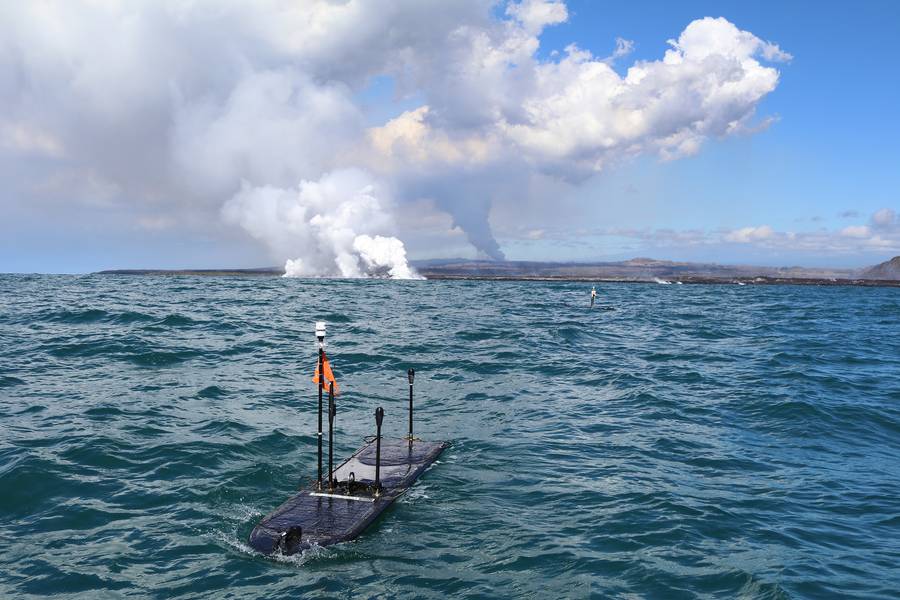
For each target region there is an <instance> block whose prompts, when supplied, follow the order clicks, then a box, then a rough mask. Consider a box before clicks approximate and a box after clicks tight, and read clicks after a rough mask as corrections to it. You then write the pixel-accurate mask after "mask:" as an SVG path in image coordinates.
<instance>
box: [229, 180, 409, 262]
mask: <svg viewBox="0 0 900 600" xmlns="http://www.w3.org/2000/svg"><path fill="white" fill-rule="evenodd" d="M376 189H377V186H376V183H375V182H374V181H373V180H372V179H371V177H370V176H368V175H367V174H366V173H364V172H363V171H360V170H355V169H346V170H340V171H333V172H331V173H327V174H325V175H324V176H323V177H322V178H321V179H320V180H318V181H301V182H300V185H299V186H298V188H295V189H284V188H277V187H272V186H263V187H253V186H251V185H249V184H247V183H245V184H244V185H243V187H242V189H241V191H240V192H238V193H237V194H236V195H235V196H234V197H233V198H231V200H229V201H228V202H227V203H226V204H225V207H224V208H223V211H222V212H223V215H224V217H225V219H226V220H227V221H229V222H231V223H235V224H237V225H240V226H241V227H243V228H244V229H246V230H247V232H248V233H250V235H252V236H253V237H255V238H257V239H259V240H260V241H261V242H263V243H265V244H266V246H267V247H268V248H269V250H270V252H271V253H272V256H273V257H274V258H276V259H278V260H283V261H285V265H284V270H285V275H286V276H288V277H323V276H333V275H340V276H341V277H370V276H375V277H390V278H394V279H416V278H418V275H417V274H416V273H415V271H413V269H412V268H411V267H410V266H409V264H408V263H407V261H406V250H405V249H404V247H403V242H401V241H400V240H398V239H397V238H395V237H389V236H382V235H377V234H378V233H381V232H385V231H388V230H390V229H391V227H392V218H391V216H390V213H389V212H388V210H387V207H386V206H385V204H384V203H383V202H382V201H381V200H379V199H378V197H377V195H376V194H377V193H378V192H377V191H376ZM370 234H376V235H374V236H373V235H370Z"/></svg>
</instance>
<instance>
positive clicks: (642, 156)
mask: <svg viewBox="0 0 900 600" xmlns="http://www.w3.org/2000/svg"><path fill="white" fill-rule="evenodd" d="M860 31H865V32H866V35H865V36H859V35H855V34H853V35H851V34H852V33H853V32H860ZM898 34H900V5H897V4H896V3H893V2H887V1H884V2H869V3H865V4H864V5H861V6H854V7H853V8H852V9H848V8H846V7H842V6H837V5H830V4H829V5H824V6H819V5H802V4H801V3H792V4H790V5H782V4H780V3H759V4H754V5H752V6H750V5H746V3H738V2H712V1H688V2H683V3H678V5H677V6H675V5H671V6H670V5H666V6H665V7H664V8H660V6H659V5H656V4H653V3H641V2H635V3H630V4H629V5H627V6H624V5H622V6H620V5H613V4H611V3H610V4H608V3H596V2H588V1H574V0H571V1H568V2H562V1H558V0H557V1H554V0H522V1H520V2H517V1H510V2H498V1H493V0H460V1H459V2H453V3H448V2H443V1H437V0H434V1H427V0H392V1H390V2H384V3H369V2H362V1H360V0H350V1H349V2H346V3H332V2H326V1H324V0H323V1H318V0H304V1H300V2H287V1H283V0H268V1H263V2H257V3H252V4H250V3H247V4H242V3H231V2H219V1H214V0H202V1H196V2H180V1H175V0H172V1H168V2H160V3H151V2H147V3H134V2H124V1H122V2H119V1H115V0H110V1H106V2H88V1H82V2H63V1H49V2H39V3H9V4H7V5H5V6H4V7H2V8H0V39H3V40H4V43H0V109H2V110H0V173H2V174H3V180H4V182H5V183H6V189H5V190H4V193H3V195H2V196H0V214H2V216H3V218H2V219H0V240H2V242H0V272H50V273H53V272H90V271H97V270H102V269H110V268H203V267H223V268H224V267H228V268H242V267H243V268H246V267H259V266H262V265H270V264H278V265H284V266H285V267H286V268H287V270H288V272H289V273H293V274H296V275H335V274H336V275H343V276H348V277H355V276H365V275H366V274H367V273H370V272H373V271H375V270H389V271H390V272H391V273H392V274H393V275H394V276H396V277H409V276H413V275H414V273H412V271H410V270H409V269H408V265H407V259H428V258H441V257H448V258H449V257H463V258H476V257H486V258H494V259H500V258H507V259H510V260H548V261H581V262H586V261H616V260H623V259H630V258H634V257H638V256H649V257H653V258H657V259H663V260H681V261H696V262H714V263H722V264H753V265H761V266H787V265H803V266H811V267H814V266H829V267H862V266H867V265H872V264H876V263H879V262H881V261H884V260H887V259H889V258H890V257H892V256H895V255H898V254H900V218H898V212H900V196H898V190H900V168H898V167H900V150H898V140H900V119H898V118H897V116H896V106H897V105H898V104H900V77H898V76H897V75H896V73H897V68H896V65H894V61H895V59H894V58H893V57H894V54H895V53H894V48H893V46H894V43H895V40H896V39H897V37H898ZM891 73H894V75H891Z"/></svg>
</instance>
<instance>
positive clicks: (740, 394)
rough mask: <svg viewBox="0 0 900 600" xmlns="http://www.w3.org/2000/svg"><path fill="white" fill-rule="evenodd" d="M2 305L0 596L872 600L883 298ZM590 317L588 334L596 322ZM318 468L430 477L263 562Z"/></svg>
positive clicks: (886, 479)
mask: <svg viewBox="0 0 900 600" xmlns="http://www.w3.org/2000/svg"><path fill="white" fill-rule="evenodd" d="M589 290H590V286H589V285H585V284H579V283H539V282H521V283H516V282H509V283H505V282H504V283H497V282H441V281H423V282H387V281H301V280H286V279H275V278H273V279H241V278H188V277H185V278H169V277H134V278H128V277H101V276H83V277H71V276H0V597H4V598H28V597H38V596H44V595H50V594H58V596H56V597H60V598H126V597H141V598H144V597H149V598H197V597H222V598H226V597H227V598H296V597H304V596H306V597H316V596H328V597H336V598H356V597H362V598H368V597H381V598H392V597H409V598H412V597H418V598H446V597H459V598H569V597H571V598H586V597H621V598H695V597H699V598H704V597H718V598H848V597H859V598H897V597H898V594H900V591H898V590H900V290H897V289H871V288H867V289H861V288H850V287H795V286H773V287H764V286H759V287H756V286H745V287H738V286H692V285H683V286H676V285H668V286H663V285H637V284H618V285H612V284H609V285H602V286H600V287H599V292H600V299H599V305H600V306H599V307H598V308H595V309H594V310H589V309H588V308H587V304H588V301H589V300H588V298H589ZM607 308H608V309H609V310H607ZM315 320H324V321H327V322H328V325H329V356H330V357H331V360H332V362H333V366H334V370H335V375H336V376H337V378H338V381H339V382H340V384H341V386H342V388H343V390H344V393H343V394H342V395H341V396H340V397H339V400H338V420H337V425H338V426H337V434H336V435H337V451H336V456H337V457H344V456H346V455H348V454H349V453H350V452H352V451H353V450H354V449H356V448H357V447H358V446H359V444H360V442H361V439H362V438H363V437H364V436H366V435H369V434H371V433H372V432H373V427H374V424H373V419H372V413H373V411H374V409H375V407H376V406H379V405H380V406H383V407H384V409H385V412H386V417H385V429H386V433H387V434H388V435H402V434H403V433H404V431H405V418H406V414H405V400H406V393H407V387H406V382H405V371H406V369H407V368H408V367H414V368H415V369H416V370H417V373H418V375H417V379H416V387H417V398H418V400H417V434H418V435H420V436H421V437H423V438H427V439H445V440H449V441H451V442H452V444H453V445H452V447H451V448H450V449H449V450H448V451H447V452H445V454H444V455H443V457H442V459H441V460H440V462H439V463H438V464H437V465H435V466H434V467H433V468H432V469H431V470H430V471H429V472H427V473H426V474H425V476H424V477H423V478H422V479H421V480H420V481H419V483H417V484H416V486H415V487H414V488H413V489H412V490H411V491H410V492H409V493H408V494H407V495H406V496H405V497H403V498H402V499H401V500H400V501H399V502H398V503H397V504H395V505H394V506H393V507H392V508H391V509H389V510H388V511H387V512H386V513H385V515H384V516H383V517H382V518H381V519H380V520H379V521H377V522H376V523H375V524H374V525H373V527H372V528H371V529H369V530H368V531H367V532H366V533H365V534H364V535H363V536H362V537H360V538H359V539H358V540H356V541H354V542H350V543H346V544H341V545H338V546H334V547H330V548H325V549H318V550H316V551H313V552H310V553H307V554H305V555H303V556H302V557H292V558H290V559H281V560H275V559H271V558H264V557H260V556H257V555H255V554H253V553H252V552H251V551H250V550H249V548H248V547H247V546H246V538H247V535H248V533H249V532H250V530H251V528H252V527H253V525H254V524H255V523H256V521H257V520H258V519H259V518H260V517H261V516H262V515H263V514H265V513H266V512H268V511H269V510H271V509H272V508H274V507H275V506H277V505H278V504H279V503H281V502H282V501H283V500H284V499H285V498H287V497H288V496H289V495H290V494H292V493H293V492H294V491H295V490H296V489H297V487H298V485H299V483H300V482H301V481H303V480H305V479H306V478H307V477H309V476H312V475H313V474H314V472H315V464H316V454H315V413H314V407H315V403H316V398H315V390H314V387H313V385H312V383H311V382H310V378H311V376H312V371H313V368H314V363H315V343H314V339H313V334H312V327H313V322H314V321H315Z"/></svg>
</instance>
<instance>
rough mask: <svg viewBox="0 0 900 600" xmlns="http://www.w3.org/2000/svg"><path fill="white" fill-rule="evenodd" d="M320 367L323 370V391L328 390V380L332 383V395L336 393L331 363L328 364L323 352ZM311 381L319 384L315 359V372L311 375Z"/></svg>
mask: <svg viewBox="0 0 900 600" xmlns="http://www.w3.org/2000/svg"><path fill="white" fill-rule="evenodd" d="M322 367H323V369H322V370H323V371H325V391H326V392H327V391H328V382H329V381H330V382H332V383H334V395H335V396H337V394H338V383H337V381H336V380H335V378H334V373H332V372H331V365H330V364H328V357H327V356H325V353H324V352H323V353H322ZM312 380H313V383H315V384H316V385H319V361H316V374H315V375H313V378H312Z"/></svg>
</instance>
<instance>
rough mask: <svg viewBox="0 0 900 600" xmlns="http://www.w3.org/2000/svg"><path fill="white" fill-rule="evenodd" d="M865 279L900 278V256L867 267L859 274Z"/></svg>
mask: <svg viewBox="0 0 900 600" xmlns="http://www.w3.org/2000/svg"><path fill="white" fill-rule="evenodd" d="M861 276H862V277H864V278H865V279H890V280H900V256H895V257H894V258H892V259H891V260H888V261H885V262H883V263H881V264H878V265H875V266H874V267H869V268H868V269H866V270H864V271H863V272H862V274H861Z"/></svg>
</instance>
